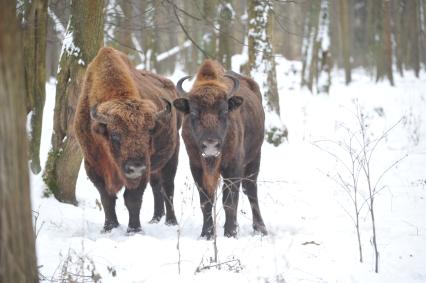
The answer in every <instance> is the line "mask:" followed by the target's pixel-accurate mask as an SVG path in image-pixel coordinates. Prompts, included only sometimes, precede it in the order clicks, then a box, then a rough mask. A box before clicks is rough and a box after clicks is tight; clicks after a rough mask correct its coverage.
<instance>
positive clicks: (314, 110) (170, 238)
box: [31, 59, 426, 283]
mask: <svg viewBox="0 0 426 283" xmlns="http://www.w3.org/2000/svg"><path fill="white" fill-rule="evenodd" d="M278 63H279V64H278V70H277V73H278V78H279V79H278V81H279V91H280V100H281V112H282V113H283V115H282V116H283V117H282V119H283V121H284V123H285V124H286V126H287V127H288V130H289V140H288V142H286V143H284V144H282V145H280V146H278V147H274V146H272V145H270V144H267V143H266V142H265V143H264V146H263V149H262V162H261V169H260V175H259V199H260V207H261V211H262V214H263V218H264V220H265V223H266V226H267V229H268V231H269V235H268V236H265V237H262V236H260V235H254V234H253V231H252V227H251V210H250V206H249V202H248V199H247V198H246V196H245V195H244V194H242V193H241V194H240V200H239V209H238V221H239V232H238V237H237V238H226V237H224V236H223V227H222V226H223V223H224V212H223V208H222V205H221V203H220V202H219V203H218V223H219V225H218V238H217V247H218V263H214V262H212V258H213V257H214V249H213V241H207V240H205V239H202V238H200V237H199V235H200V233H201V226H202V214H201V210H200V207H199V200H198V192H197V190H196V188H195V186H194V182H193V180H192V177H191V174H190V170H189V163H188V158H187V155H186V152H185V147H184V146H181V152H180V156H179V166H178V172H177V177H176V179H175V187H176V189H175V198H174V201H175V210H176V216H177V218H178V221H179V226H166V225H165V224H164V218H163V219H162V221H161V222H160V223H158V224H149V223H148V221H149V220H150V219H151V217H152V213H153V197H152V192H151V189H150V188H149V187H148V188H147V190H146V191H145V195H144V198H143V204H142V210H141V223H142V228H143V233H141V234H132V235H128V234H126V228H127V220H128V214H127V209H126V208H125V206H124V200H123V195H122V192H121V193H120V194H119V195H118V201H117V215H118V219H119V222H120V224H121V225H120V227H118V228H117V229H114V230H113V231H112V232H111V233H107V234H104V233H101V230H102V226H103V221H104V213H103V211H102V210H101V207H100V198H99V195H98V192H97V190H96V189H95V188H94V187H93V185H92V183H91V182H90V181H89V180H88V178H87V176H86V174H85V171H84V168H83V167H82V169H81V171H80V174H79V178H78V182H77V191H76V194H77V200H78V203H79V204H78V206H72V205H67V204H62V203H59V202H57V201H56V200H55V199H54V198H53V197H43V191H44V190H45V186H44V184H43V182H42V180H41V174H39V175H32V176H31V183H32V201H33V211H34V220H35V230H36V234H37V239H36V243H37V255H38V265H39V266H40V273H41V276H42V278H43V282H203V283H206V282H215V283H217V282H287V283H292V282H330V283H331V282H359V283H367V282H375V283H376V282H383V283H384V282H386V283H389V282H404V283H408V282H418V283H420V282H426V221H425V219H426V171H425V168H426V111H425V109H426V100H425V99H426V81H425V80H423V81H422V80H421V79H416V78H414V77H413V75H412V74H411V73H406V75H405V77H404V78H401V77H396V79H395V84H396V86H395V87H391V86H389V84H388V83H387V82H379V83H377V84H376V83H375V82H374V81H373V79H371V78H370V77H369V76H368V75H367V74H366V73H365V72H363V71H355V72H354V74H353V83H352V84H351V85H350V86H348V87H347V86H345V84H344V76H343V74H341V73H340V72H335V73H333V76H334V79H333V85H332V87H331V91H330V94H329V95H324V94H322V95H312V94H310V93H309V92H308V91H307V90H306V89H301V88H300V86H299V72H298V70H300V63H298V62H288V61H285V60H282V59H281V60H279V61H278ZM182 75H183V73H181V72H176V73H175V74H174V75H173V76H171V77H170V78H171V79H172V80H173V81H174V82H176V81H177V80H178V79H179V77H180V76H182ZM422 76H423V78H424V77H425V74H422ZM54 95H55V82H54V81H52V82H50V83H48V84H47V99H46V106H45V112H44V119H43V122H44V124H43V134H42V145H41V160H42V162H43V163H44V161H45V160H46V157H47V152H48V150H49V144H50V136H51V132H52V120H53V107H54V101H55V97H54ZM360 117H362V119H364V121H363V122H362V124H364V125H366V126H367V127H365V128H364V129H365V131H364V133H365V137H366V139H368V141H371V142H372V143H370V144H368V145H367V147H366V150H367V151H368V152H367V153H368V154H369V153H372V154H371V159H369V164H370V167H371V177H370V181H371V183H372V184H373V185H374V184H376V183H377V187H376V188H377V190H378V191H379V192H378V193H377V194H376V195H375V202H374V212H375V217H376V229H377V244H378V251H379V253H380V256H379V273H375V272H374V249H373V246H372V228H371V227H372V226H371V221H370V214H369V209H368V208H369V206H368V205H367V204H368V203H369V201H368V200H369V199H368V189H367V187H368V186H367V185H366V184H367V183H366V181H365V178H364V175H363V172H362V171H361V173H360V174H359V183H358V195H357V196H358V199H359V200H360V206H361V205H362V209H361V210H360V213H359V219H360V234H361V241H362V250H363V263H360V261H359V252H358V242H357V236H356V230H355V226H354V224H353V221H352V218H353V217H354V212H353V211H354V208H353V202H352V201H351V198H350V194H351V193H352V192H353V190H352V189H351V187H350V184H351V179H350V178H351V175H350V174H348V172H347V171H346V169H345V167H344V166H343V163H345V164H349V163H348V162H349V161H350V154H349V152H350V151H349V150H348V149H342V147H344V146H345V145H347V144H349V141H350V138H351V137H352V141H353V142H352V146H351V148H352V149H353V150H354V151H356V150H361V149H362V148H363V146H360V145H359V142H360V141H362V135H361V134H360V123H359V119H358V118H360ZM389 129H390V130H389ZM388 130H389V131H388ZM377 140H379V141H378V142H377V143H376V142H375V141H377ZM376 144H377V146H375V147H373V146H372V145H376ZM398 160H400V161H398ZM349 171H351V170H349ZM384 172H385V173H386V174H384V175H383V177H381V176H382V173H384ZM377 181H378V182H377ZM339 182H340V184H345V185H344V186H341V185H339ZM345 186H346V188H347V189H349V193H348V191H346V190H345V189H344V188H343V187H345ZM218 193H219V194H220V190H219V191H218ZM352 195H353V194H352ZM219 199H221V197H220V196H219ZM178 231H179V232H178Z"/></svg>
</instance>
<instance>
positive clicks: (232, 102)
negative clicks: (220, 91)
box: [228, 96, 244, 111]
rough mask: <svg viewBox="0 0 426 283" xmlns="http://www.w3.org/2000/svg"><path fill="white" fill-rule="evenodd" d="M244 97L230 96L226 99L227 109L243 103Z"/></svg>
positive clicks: (235, 107)
mask: <svg viewBox="0 0 426 283" xmlns="http://www.w3.org/2000/svg"><path fill="white" fill-rule="evenodd" d="M243 101H244V99H243V98H242V97H241V96H232V97H231V98H229V99H228V110H229V111H233V110H235V109H237V108H238V107H240V106H241V104H243Z"/></svg>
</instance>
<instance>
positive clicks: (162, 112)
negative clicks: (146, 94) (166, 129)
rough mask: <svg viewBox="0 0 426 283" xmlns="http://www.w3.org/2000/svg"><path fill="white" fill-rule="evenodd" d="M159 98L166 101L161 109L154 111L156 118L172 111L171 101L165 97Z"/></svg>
mask: <svg viewBox="0 0 426 283" xmlns="http://www.w3.org/2000/svg"><path fill="white" fill-rule="evenodd" d="M161 99H162V100H163V101H164V102H165V103H166V107H164V109H163V110H160V111H158V112H157V113H155V116H156V118H159V117H161V116H163V115H166V114H169V113H170V112H171V111H172V103H171V102H170V101H168V100H167V99H165V98H161Z"/></svg>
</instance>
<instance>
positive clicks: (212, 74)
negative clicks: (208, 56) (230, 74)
mask: <svg viewBox="0 0 426 283" xmlns="http://www.w3.org/2000/svg"><path fill="white" fill-rule="evenodd" d="M223 74H224V70H223V68H222V66H221V65H220V64H219V63H218V62H216V61H214V60H206V61H204V63H203V64H202V65H201V67H200V69H199V71H198V74H197V80H200V81H210V80H219V79H220V78H221V77H222V76H223Z"/></svg>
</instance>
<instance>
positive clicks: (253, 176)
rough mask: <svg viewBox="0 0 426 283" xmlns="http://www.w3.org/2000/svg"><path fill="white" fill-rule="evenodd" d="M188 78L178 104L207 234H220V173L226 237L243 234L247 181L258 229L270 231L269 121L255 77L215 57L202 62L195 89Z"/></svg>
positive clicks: (261, 231)
mask: <svg viewBox="0 0 426 283" xmlns="http://www.w3.org/2000/svg"><path fill="white" fill-rule="evenodd" d="M188 78H190V76H187V77H184V78H182V79H180V80H179V82H178V83H177V90H178V92H179V93H180V96H181V97H180V98H178V99H175V100H174V102H173V104H174V106H175V107H176V109H178V110H179V111H181V112H183V113H184V114H185V117H184V121H183V126H182V137H183V140H184V142H185V146H186V150H187V152H188V155H189V160H190V167H191V172H192V176H193V178H194V180H195V182H196V184H197V186H198V190H199V193H200V204H201V210H202V212H203V228H202V231H201V236H202V237H206V238H207V239H210V238H211V237H212V236H213V234H214V229H215V227H214V224H213V217H212V207H213V203H214V201H215V199H214V196H215V190H216V187H217V184H218V180H219V177H220V175H222V177H223V182H224V184H223V188H222V194H223V195H222V202H223V207H224V210H225V215H226V220H225V236H228V237H234V236H236V235H237V207H238V197H239V187H240V184H241V183H242V186H243V191H244V193H245V194H246V195H247V197H248V199H249V201H250V205H251V209H252V215H253V229H254V230H255V231H256V232H260V233H261V234H263V235H266V234H267V230H266V227H265V224H264V222H263V219H262V216H261V214H260V209H259V203H258V197H257V175H258V173H259V166H260V152H261V146H262V143H263V137H264V122H265V116H264V112H263V108H262V100H261V99H262V98H261V97H262V96H261V94H260V91H259V87H258V85H257V84H256V82H254V81H253V80H252V79H250V78H247V77H244V76H241V75H239V74H236V73H225V72H224V70H223V68H222V66H220V64H219V63H217V62H216V61H212V60H206V61H205V62H204V63H203V64H202V65H201V67H200V69H199V71H198V73H197V77H196V80H195V82H194V85H193V87H192V90H191V91H190V92H189V93H187V92H185V91H184V90H183V88H182V83H183V81H184V80H186V79H188ZM213 145H214V146H213Z"/></svg>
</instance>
